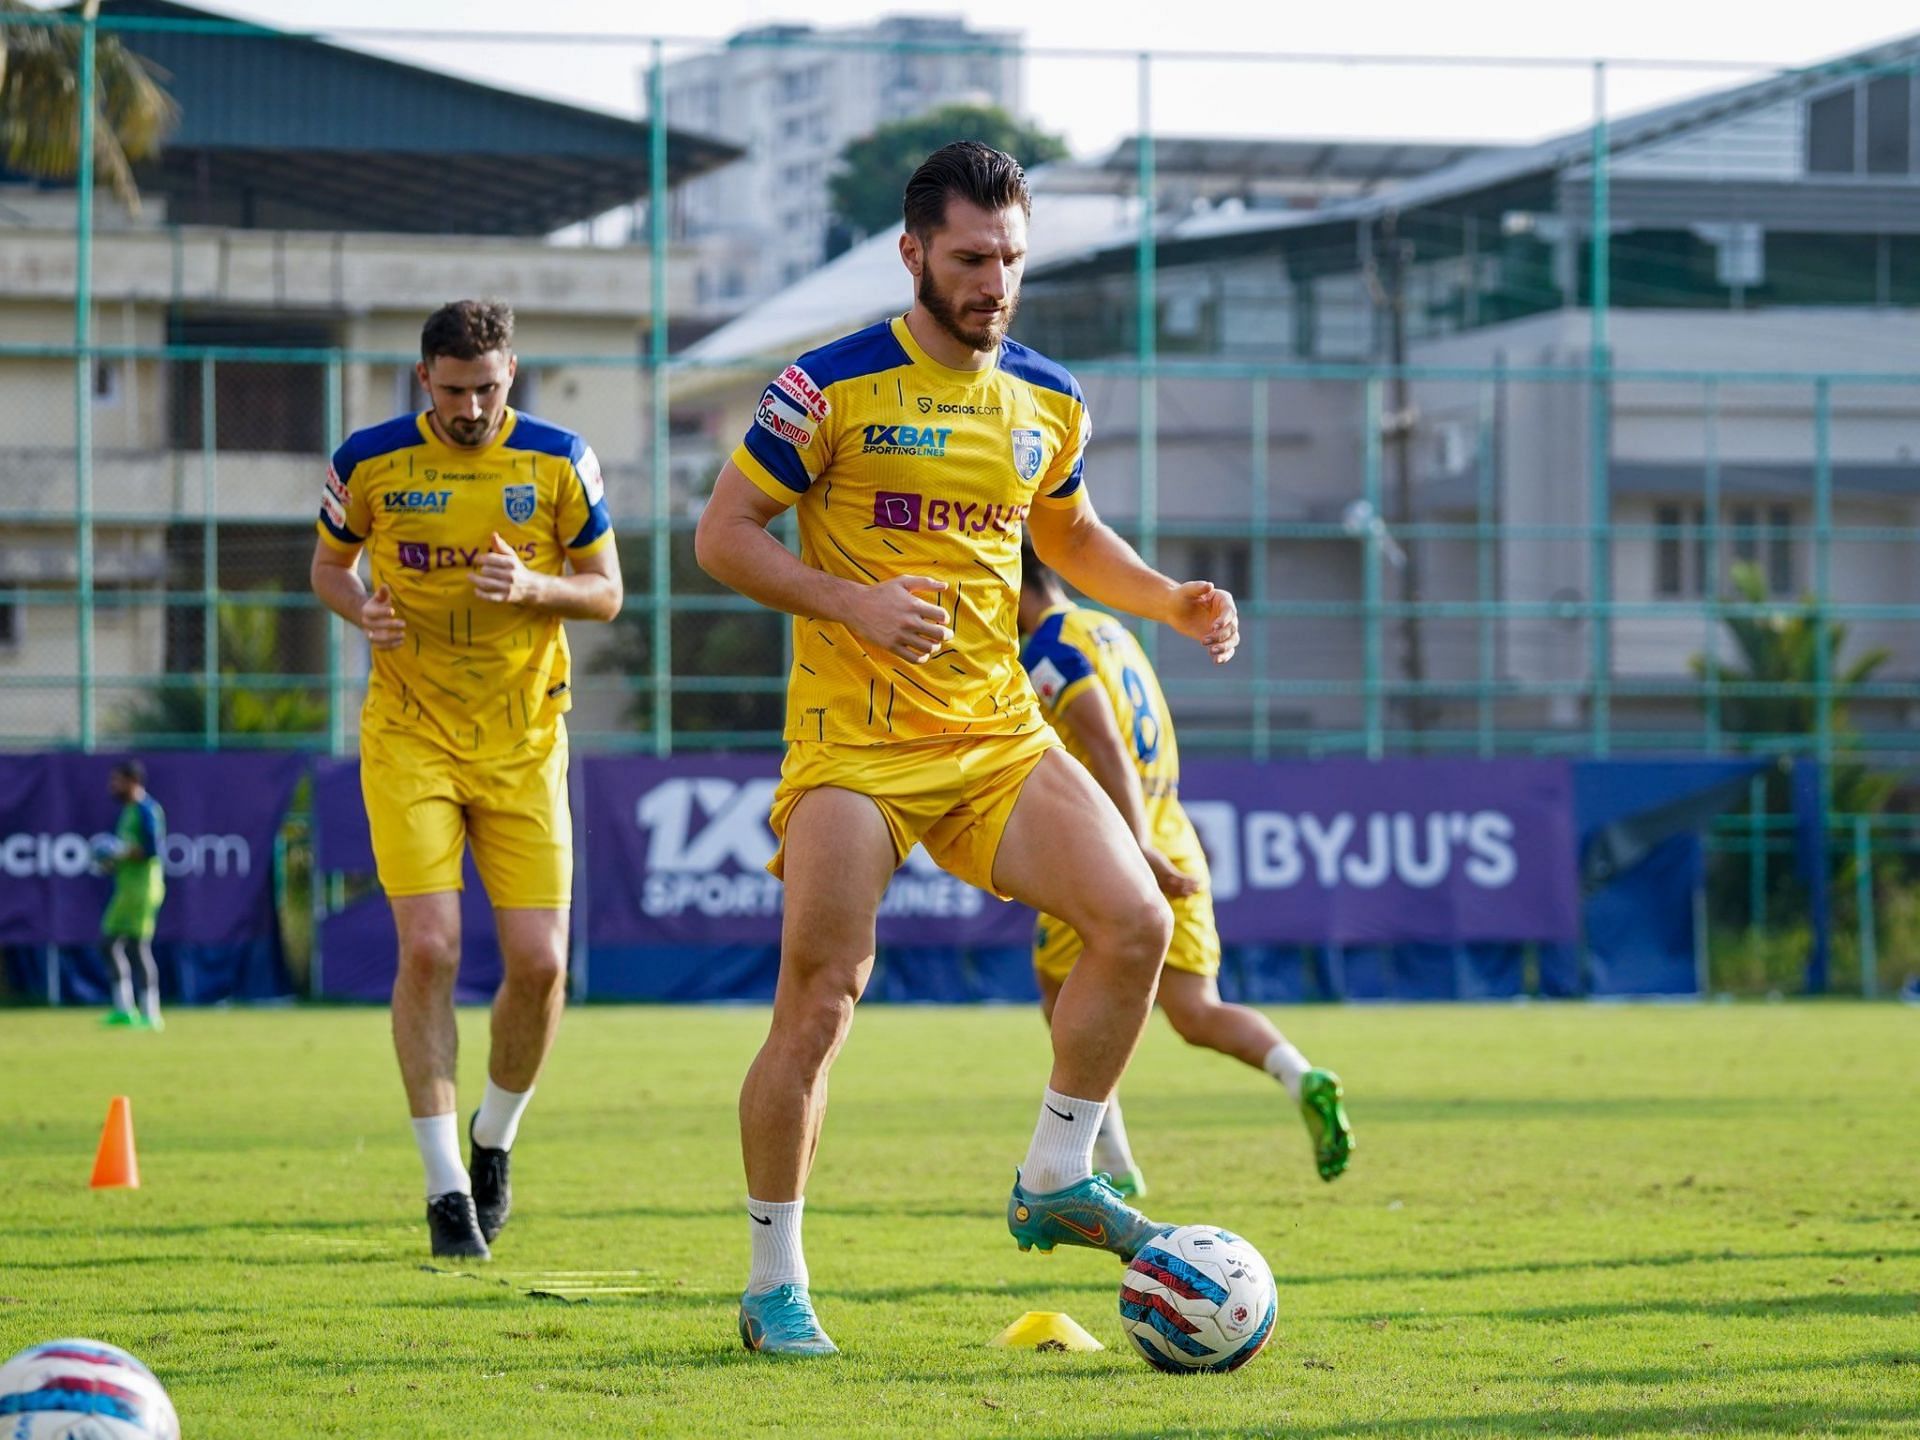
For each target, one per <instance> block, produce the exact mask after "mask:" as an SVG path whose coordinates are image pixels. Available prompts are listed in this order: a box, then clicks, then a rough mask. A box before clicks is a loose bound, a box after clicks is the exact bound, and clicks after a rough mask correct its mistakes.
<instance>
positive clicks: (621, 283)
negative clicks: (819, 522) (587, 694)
mask: <svg viewBox="0 0 1920 1440" xmlns="http://www.w3.org/2000/svg"><path fill="white" fill-rule="evenodd" d="M106 11H107V13H109V14H129V13H133V14H140V15H156V16H163V17H169V18H188V19H192V18H199V19H202V20H211V19H214V18H216V17H213V16H210V15H207V14H206V13H205V12H201V11H196V10H191V9H188V8H187V7H184V6H179V5H172V4H166V3H161V0H108V3H107V6H106ZM128 35H129V38H128V41H127V43H128V44H129V46H130V48H132V49H134V50H135V51H137V52H138V53H140V54H143V55H146V56H148V57H149V58H151V59H152V60H153V61H154V62H155V64H156V65H157V66H158V67H159V68H160V70H161V71H162V72H163V73H164V75H165V76H166V77H167V78H166V85H167V88H168V89H169V91H170V92H171V93H172V94H173V96H174V98H175V99H176V100H177V101H178V103H179V106H180V111H181V121H180V126H179V128H178V130H177V131H176V132H175V134H174V135H173V136H172V137H171V139H170V141H169V143H168V145H167V147H166V150H165V152H164V155H163V157H162V158H161V159H160V160H159V161H157V162H155V163H153V164H152V165H150V166H147V167H145V169H144V170H143V172H142V174H141V177H140V178H141V184H142V190H143V194H144V204H143V206H142V209H141V212H140V214H139V216H138V217H132V216H129V215H128V214H126V213H125V212H124V211H122V210H120V209H119V207H117V206H115V205H113V204H112V203H110V202H109V201H108V200H107V199H105V198H104V197H102V198H101V199H100V200H99V201H98V202H97V204H96V215H97V219H96V231H95V235H94V240H93V245H92V249H91V254H90V260H91V295H92V302H93V303H92V332H93V333H92V339H93V344H94V346H95V347H97V353H96V355H95V358H94V360H93V364H92V382H91V386H90V390H91V394H90V396H89V399H88V404H89V407H90V412H89V415H88V419H89V421H90V424H91V433H92V447H91V455H92V470H91V487H90V495H89V496H88V497H87V500H88V502H89V509H90V514H91V519H92V521H93V526H92V534H93V540H94V548H93V575H94V583H95V587H96V594H97V597H98V604H97V608H96V609H95V611H94V625H93V638H94V646H93V659H94V666H93V668H94V672H95V674H96V676H97V678H98V683H99V688H98V693H97V706H96V708H97V712H98V715H99V717H100V722H101V723H100V733H101V734H102V735H103V736H105V735H111V734H112V733H114V723H113V722H114V718H115V716H116V715H118V714H121V713H123V712H124V710H125V708H126V706H127V705H128V704H130V703H131V702H132V701H134V700H135V699H137V698H138V696H139V695H140V694H141V693H143V692H146V691H148V690H150V688H151V687H152V686H153V685H154V683H155V682H156V681H157V680H159V679H161V678H162V677H165V676H168V675H172V676H175V677H185V678H188V679H191V677H193V676H195V675H196V674H198V673H200V672H201V671H203V670H205V669H208V668H215V667H217V666H218V665H219V663H220V657H218V656H212V655H209V654H208V641H209V639H210V638H212V637H213V636H214V635H215V634H216V627H215V626H214V625H212V624H210V623H209V621H208V616H207V614H206V610H207V607H206V606H204V605H203V604H202V601H201V597H202V596H203V595H204V594H205V593H206V590H207V588H208V586H209V584H210V585H211V587H212V588H214V589H215V590H217V592H218V593H219V595H220V597H221V599H222V601H223V602H224V603H228V604H231V603H233V602H234V601H236V600H244V599H246V598H247V597H249V596H251V597H253V598H254V599H255V600H256V601H257V602H258V603H259V605H261V606H264V607H275V606H278V607H279V608H278V621H277V631H278V634H277V655H276V666H277V668H278V670H279V671H280V672H281V674H282V675H283V676H284V677H286V678H287V680H288V682H289V683H293V682H297V680H298V678H299V677H302V676H305V677H309V678H311V677H315V676H322V675H324V673H325V670H326V662H325V658H324V655H325V649H326V644H325V639H326V628H325V623H324V617H323V616H322V615H321V613H320V612H319V611H318V610H317V609H316V608H314V607H313V606H311V605H309V604H306V603H305V600H306V597H305V593H304V592H305V588H306V573H307V563H308V558H309V556H310V554H311V550H312V528H313V515H314V513H315V505H316V497H317V495H318V493H319V491H318V488H317V487H318V484H319V479H318V477H320V476H321V475H323V474H324V465H325V456H326V454H327V451H328V449H329V446H330V443H331V442H332V441H333V440H335V439H337V438H338V437H340V436H341V435H343V434H344V433H345V432H347V431H349V430H352V429H354V428H357V427H360V426H363V425H368V424H372V423H375V422H377V421H380V420H383V419H386V418H388V417H390V416H392V415H394V414H396V413H401V412H404V411H405V410H407V409H409V408H412V407H414V406H415V405H416V404H417V403H418V399H419V397H418V396H417V395H416V391H415V384H414V379H413V375H412V360H413V359H414V357H415V356H416V355H417V353H418V347H419V331H420V324H421V321H422V320H423V319H424V318H425V316H426V315H427V313H428V312H429V311H431V310H432V309H433V308H434V307H435V306H437V305H439V304H440V303H442V302H443V301H446V300H448V299H453V298H456V297H459V296H494V297H499V298H502V299H506V300H508V301H510V302H511V303H512V304H513V305H514V307H515V309H516V311H517V312H518V316H519V326H518V335H517V347H518V349H519V350H520V352H521V354H522V355H523V357H526V361H527V363H524V364H523V366H522V369H521V371H520V378H519V380H518V382H517V383H516V385H515V389H514V395H513V401H514V403H515V404H516V405H519V406H521V407H522V408H527V409H532V410H535V411H537V412H538V413H540V414H542V415H543V416H545V417H547V418H550V419H552V420H554V421H555V422H557V423H560V424H563V425H569V426H573V427H575V428H578V429H580V430H581V431H582V432H583V433H586V434H587V435H588V436H589V437H590V439H591V440H592V442H593V444H594V445H595V446H596V448H597V450H598V453H599V454H600V456H601V457H602V461H603V467H604V470H605V474H606V479H607V488H608V492H609V496H610V499H611V501H612V503H613V505H614V506H615V508H616V509H617V510H619V511H621V512H622V513H623V514H625V515H629V516H635V517H638V516H639V515H642V514H644V513H645V510H646V504H645V501H644V500H643V498H642V497H644V496H645V495H646V493H647V489H646V484H645V476H646V475H647V474H649V473H650V470H649V469H648V465H647V459H648V456H649V453H650V452H649V443H650V442H649V439H648V436H649V435H650V433H651V432H650V428H649V425H648V421H647V399H648V395H647V382H646V378H645V375H644V372H643V371H642V369H641V367H640V365H639V364H638V356H639V355H640V354H641V353H642V351H643V349H644V342H645V338H646V336H647V334H648V331H649V329H650V326H651V322H652V300H651V275H650V265H649V258H648V254H647V252H646V250H645V249H644V248H636V247H620V248H599V247H587V246H567V245H558V244H555V243H552V241H551V240H550V239H549V236H550V235H551V233H552V232H554V231H556V230H559V229H562V228H563V227H566V226H568V225H570V224H572V223H574V222H577V221H580V220H583V219H586V218H588V217H590V216H592V215H594V214H597V213H599V212H601V211H604V210H607V209H609V208H612V207H614V206H617V205H620V204H623V203H627V202H630V201H632V200H633V199H634V198H635V197H636V196H639V195H643V194H645V193H646V190H647V188H648V160H647V157H648V153H649V133H648V126H647V125H646V124H645V123H644V122H642V123H636V122H634V121H630V120H625V119H621V118H618V117H615V116H610V115H604V114H599V113H595V112H591V111H586V110H581V109H577V108H574V107H570V106H565V105H559V104H554V103H551V102H548V101H544V100H535V99H530V98H528V97H525V96H521V95H516V94H512V93H509V92H505V91H501V90H496V89H493V88H490V87H487V86H484V85H479V84H474V83H471V82H469V81H465V80H459V79H455V78H453V77H450V76H445V75H441V74H437V73H434V72H431V71H427V70H422V69H418V68H415V67H411V66H407V65H401V64H396V63H394V62H391V61H388V60H384V59H379V58H376V57H373V56H369V55H363V54H359V53H356V52H353V51H350V50H346V49H341V48H337V47H334V46H329V45H325V44H320V43H316V42H313V41H310V40H306V39H302V38H297V37H293V36H288V35H282V34H278V33H276V32H273V31H267V30H258V29H257V30H255V31H253V32H251V33H247V34H233V33H217V34H206V33H190V32H182V31H165V32H162V31H141V32H128ZM302 97H325V103H314V104H307V103H299V102H300V101H301V98H302ZM737 153H738V152H737V151H736V150H735V149H734V148H733V147H731V146H729V145H726V144H724V143H721V142H717V141H710V140H706V139H703V138H701V137H698V136H693V135H688V134H685V133H682V132H677V131H676V132H674V133H672V134H671V135H670V136H669V139H668V164H669V167H670V182H671V183H676V184H677V183H679V182H681V181H683V180H684V179H685V178H686V177H687V176H689V175H694V174H699V173H702V172H704V171H706V170H709V169H712V168H714V167H716V166H719V165H723V164H725V163H727V162H728V161H729V160H731V159H732V158H733V157H734V156H735V155H736V154H737ZM74 212H75V205H74V195H73V192H72V191H71V190H70V189H60V188H53V187H46V186H39V185H31V184H26V183H15V184H11V185H6V184H0V701H3V702H4V703H0V740H9V739H10V740H13V741H28V742H42V743H44V742H48V741H59V740H62V739H71V738H73V737H75V736H76V735H77V733H78V731H77V714H78V703H79V701H78V686H77V685H76V665H77V658H76V626H77V621H78V612H77V610H76V608H75V605H74V603H73V602H74V599H75V595H74V591H75V585H76V579H77V575H78V563H79V551H78V547H77V546H76V543H75V521H76V508H77V506H78V505H79V504H80V502H81V499H82V494H81V492H80V490H79V487H78V484H77V467H76V455H77V448H76V419H77V417H76V416H75V413H74V406H75V392H76V385H75V380H74V369H75V362H74V360H73V358H72V356H71V353H70V351H66V352H65V353H63V351H64V350H65V347H70V346H71V345H72V343H73V339H74V297H75V293H76V286H77V280H78V276H77V262H78V254H79V250H78V246H77V243H76V240H77V237H76V232H75V224H74ZM671 258H672V260H675V261H679V262H685V261H686V259H687V255H686V252H685V250H684V249H682V250H680V251H679V252H677V253H676V254H675V255H674V256H673V257H671ZM690 276H691V267H690V266H689V265H687V264H685V263H679V264H677V265H676V264H671V263H670V265H669V280H670V284H669V289H668V303H669V307H670V308H673V309H676V310H683V309H684V308H685V307H686V306H687V304H688V303H689V290H690ZM207 347H218V348H212V349H209V348H207ZM542 357H568V358H567V361H566V363H553V362H549V361H546V360H544V359H543V358H542ZM275 591H278V592H282V593H283V594H284V595H285V598H286V600H287V601H288V602H298V603H286V604H284V605H282V604H281V603H280V601H278V600H277V599H276V598H275V596H274V595H273V592H275ZM345 654H346V659H347V662H348V663H349V664H350V665H356V666H358V667H361V668H364V662H365V656H364V647H355V646H349V647H346V651H345ZM349 683H351V680H349ZM606 708H607V712H608V713H607V714H606V715H603V716H601V717H600V720H601V722H602V723H606V724H609V725H611V723H613V717H615V716H617V713H618V708H619V707H618V703H617V699H610V700H609V702H608V705H607V707H606Z"/></svg>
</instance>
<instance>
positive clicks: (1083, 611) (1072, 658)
mask: <svg viewBox="0 0 1920 1440" xmlns="http://www.w3.org/2000/svg"><path fill="white" fill-rule="evenodd" d="M1020 660H1021V663H1022V664H1023V665H1024V666H1025V667H1026V670H1027V675H1028V678H1029V679H1031V680H1032V682H1033V689H1034V693H1035V694H1036V695H1037V696H1038V697H1039V700H1040V709H1041V711H1042V713H1043V714H1045V716H1046V717H1047V719H1048V720H1049V721H1051V722H1054V728H1055V729H1056V730H1058V731H1059V732H1060V739H1061V742H1062V743H1063V744H1064V745H1065V746H1066V747H1067V752H1068V753H1069V754H1071V755H1072V756H1073V757H1074V758H1075V759H1076V760H1078V761H1080V762H1081V763H1082V764H1085V763H1086V760H1087V749H1086V746H1085V745H1084V744H1082V743H1081V741H1080V738H1079V736H1078V735H1076V734H1075V733H1074V731H1073V727H1072V726H1070V725H1064V724H1060V723H1059V721H1060V718H1061V716H1062V715H1063V714H1064V712H1065V711H1066V708H1067V706H1068V705H1069V704H1071V703H1072V702H1073V700H1074V699H1075V698H1076V697H1077V696H1079V695H1081V694H1083V693H1085V692H1086V691H1087V690H1089V689H1092V688H1094V687H1098V688H1099V690H1100V691H1101V693H1102V694H1103V695H1104V696H1105V699H1106V702H1107V704H1108V705H1109V706H1110V707H1111V708H1112V710H1113V718H1114V722H1115V723H1116V724H1117V725H1118V726H1119V729H1120V738H1121V740H1122V741H1123V742H1124V743H1125V744H1126V746H1127V751H1128V754H1129V755H1130V756H1131V758H1132V760H1133V765H1134V769H1135V770H1136V771H1137V772H1138V773H1139V776H1140V789H1141V792H1142V794H1143V795H1144V797H1145V799H1146V806H1147V820H1148V822H1149V824H1150V825H1151V826H1152V830H1153V835H1154V839H1155V843H1156V845H1157V847H1158V848H1159V849H1160V850H1162V851H1163V852H1164V853H1166V854H1167V855H1168V857H1169V858H1172V859H1175V860H1180V859H1182V858H1183V857H1184V856H1186V855H1187V854H1189V853H1190V852H1192V851H1197V850H1198V848H1199V841H1198V837H1197V836H1196V835H1195V834H1194V831H1193V825H1192V822H1191V821H1189V820H1188V819H1187V815H1186V812H1185V811H1184V810H1182V809H1181V808H1180V746H1179V743H1178V742H1177V741H1176V740H1175V739H1174V736H1173V721H1172V719H1171V718H1170V717H1169V716H1168V714H1167V699H1166V696H1165V695H1163V694H1162V693H1161V691H1160V680H1159V677H1158V676H1156V675H1155V674H1154V673H1153V666H1152V664H1151V663H1150V662H1149V661H1148V660H1147V656H1146V652H1145V651H1144V650H1142V649H1141V648H1140V642H1139V641H1137V640H1135V639H1134V638H1133V635H1132V633H1131V632H1130V631H1128V630H1127V629H1126V627H1125V626H1123V625H1121V624H1120V622H1119V621H1117V620H1115V619H1114V618H1113V617H1112V616H1111V615H1106V614H1103V613H1102V612H1100V611H1098V610H1090V609H1087V608H1086V607H1084V606H1078V605H1056V606H1054V607H1053V608H1052V609H1051V610H1049V611H1047V612H1046V614H1045V615H1043V616H1042V617H1041V619H1040V623H1039V624H1038V625H1036V626H1035V627H1034V629H1033V633H1032V634H1031V635H1029V636H1028V637H1027V642H1026V645H1025V647H1024V648H1023V649H1022V650H1021V654H1020ZM1176 851H1177V852H1178V853H1176ZM1183 868H1187V867H1185V866H1183ZM1188 873H1190V874H1191V873H1194V872H1193V871H1192V870H1191V869H1189V872H1188Z"/></svg>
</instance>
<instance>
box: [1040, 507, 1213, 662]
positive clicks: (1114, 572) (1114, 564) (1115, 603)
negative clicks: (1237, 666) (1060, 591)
mask: <svg viewBox="0 0 1920 1440" xmlns="http://www.w3.org/2000/svg"><path fill="white" fill-rule="evenodd" d="M1027 533H1028V536H1029V538H1031V539H1032V541H1033V550H1034V553H1035V554H1036V555H1038V556H1039V557H1040V558H1041V559H1042V560H1044V561H1046V562H1047V564H1048V565H1049V566H1051V567H1052V568H1053V570H1054V571H1055V572H1056V573H1057V574H1058V575H1059V576H1060V577H1061V578H1062V579H1063V580H1065V581H1066V582H1067V583H1068V584H1070V585H1072V586H1073V587H1074V588H1075V589H1076V590H1078V591H1080V592H1081V593H1082V594H1083V595H1086V596H1089V597H1090V598H1092V599H1093V600H1095V601H1098V602H1099V603H1100V604H1102V605H1110V606H1112V607H1114V608H1115V609H1119V610H1125V611H1127V612H1128V613H1129V614H1133V615H1138V616H1140V617H1141V618H1142V619H1145V620H1157V621H1159V622H1160V623H1161V624H1163V625H1169V626H1171V627H1172V628H1173V629H1175V630H1177V631H1179V632H1180V633H1181V634H1182V635H1185V636H1186V637H1187V638H1188V639H1191V640H1198V641H1199V642H1200V643H1201V644H1202V645H1205V646H1206V647H1207V651H1208V653H1209V654H1211V655H1212V656H1213V659H1214V663H1215V664H1221V665H1224V664H1225V663H1226V662H1227V661H1228V660H1229V659H1231V658H1232V657H1233V652H1234V650H1235V649H1236V648H1237V647H1238V646H1239V644H1240V616H1239V612H1238V611H1237V610H1236V609H1235V608H1234V604H1233V596H1231V595H1229V594H1228V593H1227V592H1226V591H1225V590H1221V589H1219V588H1217V587H1216V586H1215V585H1214V584H1213V582H1212V581H1209V580H1189V581H1186V582H1185V583H1184V584H1183V583H1181V582H1180V581H1177V580H1172V579H1169V578H1168V577H1167V576H1165V575H1162V574H1161V573H1160V572H1159V571H1158V570H1155V569H1154V568H1153V567H1152V566H1151V565H1149V564H1147V562H1146V561H1144V560H1142V559H1141V558H1140V556H1139V554H1138V553H1137V552H1136V551H1135V550H1134V548H1133V547H1132V546H1131V545H1129V544H1128V543H1127V542H1126V541H1125V540H1123V539H1121V538H1120V536H1119V535H1118V534H1116V533H1115V532H1114V530H1113V528H1112V527H1111V526H1110V525H1108V524H1107V523H1106V522H1105V521H1104V520H1102V519H1101V518H1100V517H1099V516H1098V515H1096V514H1095V513H1094V509H1093V501H1092V499H1091V498H1090V497H1084V496H1083V497H1082V498H1081V499H1080V501H1079V503H1077V504H1074V505H1035V506H1034V507H1033V509H1032V510H1031V511H1030V512H1029V513H1028V515H1027Z"/></svg>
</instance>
